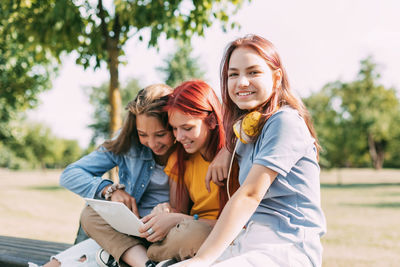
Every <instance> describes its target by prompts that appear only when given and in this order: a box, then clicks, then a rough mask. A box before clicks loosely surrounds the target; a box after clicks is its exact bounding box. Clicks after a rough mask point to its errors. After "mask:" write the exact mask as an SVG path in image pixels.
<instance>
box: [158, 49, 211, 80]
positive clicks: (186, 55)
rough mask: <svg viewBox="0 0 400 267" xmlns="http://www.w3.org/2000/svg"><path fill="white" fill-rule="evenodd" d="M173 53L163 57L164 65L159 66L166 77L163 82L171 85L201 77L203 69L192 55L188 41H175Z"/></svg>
mask: <svg viewBox="0 0 400 267" xmlns="http://www.w3.org/2000/svg"><path fill="white" fill-rule="evenodd" d="M177 44H178V46H177V48H176V50H175V52H174V53H172V54H170V55H168V56H167V58H165V59H164V66H162V67H159V68H158V70H159V71H161V73H163V74H164V75H165V77H166V79H165V83H166V84H168V85H169V86H171V87H175V86H177V85H178V84H179V83H181V82H183V81H185V80H189V79H203V77H204V71H203V70H202V69H201V68H200V64H199V62H198V60H199V59H198V58H196V57H193V56H192V52H193V48H192V46H191V44H190V42H177Z"/></svg>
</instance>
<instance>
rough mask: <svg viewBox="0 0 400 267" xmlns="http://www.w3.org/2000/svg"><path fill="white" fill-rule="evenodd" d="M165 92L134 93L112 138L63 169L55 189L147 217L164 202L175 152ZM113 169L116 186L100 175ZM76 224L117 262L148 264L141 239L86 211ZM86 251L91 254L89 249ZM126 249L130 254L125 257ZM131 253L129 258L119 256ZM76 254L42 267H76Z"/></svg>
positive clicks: (161, 87)
mask: <svg viewBox="0 0 400 267" xmlns="http://www.w3.org/2000/svg"><path fill="white" fill-rule="evenodd" d="M171 92H172V88H170V87H169V86H167V85H163V84H156V85H151V86H148V87H146V88H144V89H142V90H141V91H139V93H138V95H137V97H136V98H135V100H133V101H131V102H130V103H129V104H128V105H127V110H128V115H127V118H126V120H125V123H124V126H123V128H122V129H121V130H120V132H119V133H118V134H117V136H116V137H115V138H113V139H112V140H109V141H106V142H105V143H104V144H103V145H102V146H101V147H100V148H99V149H98V150H96V151H94V152H92V153H90V154H89V155H87V156H85V157H83V158H81V159H80V160H78V161H77V162H75V163H73V164H71V165H69V166H68V167H67V168H66V169H65V170H64V172H63V173H62V175H61V180H60V183H61V185H62V186H64V187H66V188H67V189H69V190H71V191H72V192H74V193H76V194H78V195H80V196H82V197H88V198H98V199H104V198H107V199H108V200H111V201H118V202H122V203H124V204H125V205H126V206H127V207H128V208H129V209H131V210H132V212H133V213H135V214H136V215H137V216H138V217H143V216H146V215H148V214H150V212H151V211H152V209H153V208H154V207H155V206H156V205H157V204H159V203H163V202H169V179H168V176H167V175H166V174H165V173H164V171H163V168H164V166H165V165H166V162H167V160H168V157H169V155H170V154H171V153H172V152H173V150H174V149H175V145H174V141H175V138H174V136H173V134H172V129H171V128H170V126H169V124H168V115H167V112H165V111H164V110H163V107H164V106H165V104H166V103H167V99H168V98H167V95H168V94H170V93H171ZM116 166H118V174H119V183H120V184H118V185H113V182H112V181H111V180H108V179H103V178H102V176H103V174H105V173H106V172H107V171H109V170H111V169H112V168H114V167H116ZM122 185H124V186H122ZM81 224H82V228H83V229H84V230H85V232H86V233H87V234H88V235H89V236H90V237H91V238H93V239H94V240H95V241H96V242H97V243H98V244H99V245H100V246H101V247H102V248H104V249H105V250H106V251H108V252H110V253H111V255H113V256H114V257H115V259H116V260H117V261H121V262H125V263H127V264H129V265H131V266H145V265H146V266H147V265H151V264H152V262H150V261H149V260H148V258H147V255H146V247H147V246H148V245H149V244H148V242H146V240H145V239H140V238H137V237H132V236H128V235H125V234H122V233H119V232H117V231H116V230H114V229H113V228H112V227H111V226H110V225H108V224H107V223H106V222H105V221H104V220H103V219H102V218H101V217H100V216H99V215H98V214H97V213H96V212H95V211H94V210H93V209H92V208H91V207H89V206H87V207H85V209H84V210H83V212H82V215H81ZM78 246H79V245H78ZM79 249H81V252H82V254H85V253H84V251H82V246H81V247H77V248H76V250H79ZM88 249H89V251H90V252H91V248H88ZM76 250H75V251H76ZM127 251H130V253H129V254H128V253H125V252H127ZM82 254H80V255H82ZM132 254H133V255H135V257H125V255H132ZM76 255H77V254H76V253H75V252H74V251H73V252H72V253H71V251H70V252H69V253H66V254H65V255H64V254H62V253H61V254H59V255H57V256H55V259H53V260H52V261H51V262H50V263H48V264H47V265H46V266H59V265H60V262H61V263H62V264H63V266H64V264H65V265H68V263H69V264H74V263H73V262H75V265H76V266H78V264H79V263H78V262H77V261H76ZM69 256H71V257H73V259H71V258H68V257H69ZM85 260H86V263H85V264H88V265H85V266H90V265H89V264H90V263H89V262H90V259H85ZM92 263H94V264H96V263H95V262H92Z"/></svg>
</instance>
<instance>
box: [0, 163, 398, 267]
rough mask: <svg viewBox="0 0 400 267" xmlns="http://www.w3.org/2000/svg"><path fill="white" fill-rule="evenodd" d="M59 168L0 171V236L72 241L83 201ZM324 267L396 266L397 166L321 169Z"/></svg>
mask: <svg viewBox="0 0 400 267" xmlns="http://www.w3.org/2000/svg"><path fill="white" fill-rule="evenodd" d="M59 175H60V171H31V172H21V171H18V172H14V171H9V170H6V169H0V181H1V187H0V214H1V219H0V235H7V236H17V237H26V238H33V239H41V240H49V241H58V242H65V243H73V241H74V239H75V235H76V231H77V229H78V221H79V215H80V211H81V210H82V208H83V206H84V201H83V200H82V199H81V198H80V197H78V196H76V195H75V194H73V193H71V192H69V191H68V190H65V189H63V188H61V187H60V186H59V185H58V179H59ZM321 195H322V206H323V209H324V212H325V215H326V218H327V223H328V233H327V234H326V235H325V236H324V237H323V239H322V242H323V246H324V256H323V257H324V259H323V266H329V267H330V266H343V267H345V266H346V267H348V266H352V267H355V266H385V267H387V266H400V170H380V171H375V170H371V169H341V170H331V171H323V172H322V173H321Z"/></svg>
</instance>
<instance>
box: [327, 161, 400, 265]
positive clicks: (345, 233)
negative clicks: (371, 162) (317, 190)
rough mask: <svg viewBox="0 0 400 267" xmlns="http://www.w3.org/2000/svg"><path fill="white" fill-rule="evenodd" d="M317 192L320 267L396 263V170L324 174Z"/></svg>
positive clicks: (399, 253)
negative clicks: (322, 225) (322, 226)
mask: <svg viewBox="0 0 400 267" xmlns="http://www.w3.org/2000/svg"><path fill="white" fill-rule="evenodd" d="M338 176H339V177H341V178H338ZM338 181H342V184H341V185H337V182H338ZM321 195H322V207H323V210H324V212H325V215H326V218H327V224H328V232H327V234H326V235H325V236H324V237H323V239H322V243H323V246H324V257H323V266H343V267H345V266H346V267H347V266H352V267H355V266H385V267H387V266H400V265H399V264H400V241H399V240H400V170H381V171H374V170H364V169H361V170H354V169H353V170H340V171H339V175H338V171H337V170H334V171H330V172H323V173H322V175H321Z"/></svg>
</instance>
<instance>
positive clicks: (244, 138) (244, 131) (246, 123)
mask: <svg viewBox="0 0 400 267" xmlns="http://www.w3.org/2000/svg"><path fill="white" fill-rule="evenodd" d="M260 119H261V113H260V112H258V111H252V112H250V113H249V114H247V115H246V116H245V117H244V118H243V119H242V120H239V121H237V122H236V123H235V124H234V125H233V132H234V133H235V135H236V137H237V138H239V140H240V141H241V142H242V143H244V144H248V143H251V141H252V140H253V138H254V137H255V136H257V135H258V134H259V129H258V123H259V121H260Z"/></svg>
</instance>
